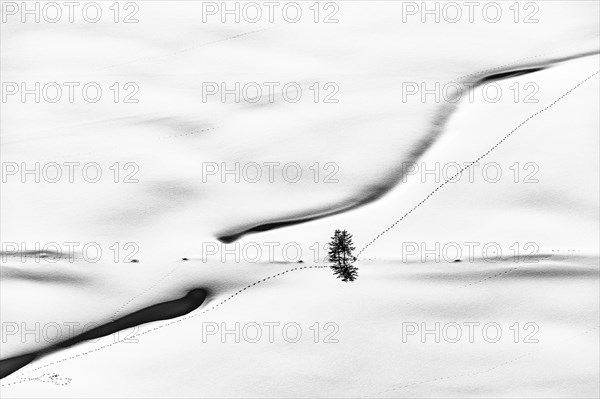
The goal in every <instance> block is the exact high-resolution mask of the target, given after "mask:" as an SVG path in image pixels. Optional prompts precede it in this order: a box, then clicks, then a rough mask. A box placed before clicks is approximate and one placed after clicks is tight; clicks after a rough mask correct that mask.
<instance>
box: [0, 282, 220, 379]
mask: <svg viewBox="0 0 600 399" xmlns="http://www.w3.org/2000/svg"><path fill="white" fill-rule="evenodd" d="M208 295H209V291H208V290H206V289H203V288H196V289H193V290H191V291H189V292H188V293H187V294H186V295H185V296H184V297H182V298H179V299H175V300H172V301H168V302H163V303H159V304H156V305H152V306H148V307H146V308H143V309H140V310H138V311H136V312H133V313H130V314H128V315H127V316H123V317H121V318H119V319H117V320H115V321H113V322H110V323H107V324H104V325H101V326H99V327H96V328H93V329H91V330H89V331H86V332H84V333H83V334H80V335H77V336H75V337H72V338H69V339H67V340H65V341H62V342H59V343H57V344H54V345H52V346H50V347H48V348H44V349H40V350H38V351H34V352H31V353H26V354H24V355H19V356H14V357H10V358H7V359H3V360H0V378H4V377H6V376H8V375H10V374H12V373H14V372H15V371H17V370H18V369H20V368H21V367H23V366H25V365H27V364H29V363H31V362H32V361H34V360H37V359H39V358H41V357H43V356H45V355H48V354H50V353H53V352H56V351H57V350H60V349H64V348H68V347H70V346H73V345H76V344H78V343H80V342H82V341H87V340H91V339H96V338H101V337H104V336H107V335H110V334H113V333H116V332H118V331H121V330H125V329H128V328H131V327H135V326H139V325H141V324H145V323H150V322H153V321H159V320H167V319H172V318H175V317H179V316H183V315H185V314H188V313H189V312H191V311H193V310H195V309H197V308H198V307H200V305H202V304H203V303H204V301H205V300H206V298H207V297H208Z"/></svg>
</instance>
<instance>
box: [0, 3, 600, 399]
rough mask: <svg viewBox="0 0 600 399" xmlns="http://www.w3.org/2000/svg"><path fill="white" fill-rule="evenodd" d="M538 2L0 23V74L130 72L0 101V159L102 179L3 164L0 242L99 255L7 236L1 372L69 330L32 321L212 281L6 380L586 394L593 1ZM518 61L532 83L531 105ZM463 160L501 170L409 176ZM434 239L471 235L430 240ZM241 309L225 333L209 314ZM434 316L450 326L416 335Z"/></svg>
mask: <svg viewBox="0 0 600 399" xmlns="http://www.w3.org/2000/svg"><path fill="white" fill-rule="evenodd" d="M538 3H539V6H540V14H539V19H540V21H539V23H536V24H529V25H525V24H513V23H511V22H510V20H509V21H506V20H503V21H502V22H501V23H499V24H488V23H482V22H480V23H474V24H468V23H464V24H460V23H459V24H448V23H439V24H435V23H434V24H423V23H420V22H419V21H418V20H411V21H413V22H412V23H398V20H397V18H399V17H398V15H400V14H399V10H400V8H401V5H400V2H398V3H394V2H377V3H375V4H376V5H373V4H367V3H366V2H358V1H357V2H340V3H339V5H340V14H339V18H340V22H339V23H338V24H333V25H315V24H311V23H308V22H305V21H303V22H302V23H300V24H297V25H290V24H286V23H279V24H273V25H269V24H264V25H263V24H244V23H240V24H229V25H228V24H219V23H212V24H211V23H207V24H202V23H201V21H200V18H199V17H197V16H198V15H200V14H198V12H199V11H198V10H199V8H200V5H199V3H192V2H176V3H169V4H170V5H168V6H167V5H165V4H166V3H164V2H140V3H139V4H140V14H139V18H140V23H138V24H133V25H130V26H126V27H123V26H122V25H117V24H112V23H100V24H97V25H93V26H90V24H83V23H82V24H71V25H70V24H57V25H48V24H43V23H42V24H37V25H36V24H19V23H10V22H9V23H6V24H2V38H1V45H2V55H1V58H0V62H1V68H2V72H1V73H2V81H3V82H4V81H22V80H28V81H36V80H40V81H52V80H55V81H83V82H85V81H96V82H101V83H102V86H103V87H108V86H110V84H111V83H110V82H114V81H119V82H131V81H133V82H136V83H137V84H138V85H139V88H140V90H139V93H138V94H137V97H138V98H139V103H137V104H114V103H111V102H110V101H100V102H99V103H96V104H88V103H85V102H82V101H79V102H77V101H76V102H75V103H73V104H70V103H57V104H49V103H44V102H42V103H40V104H37V103H32V102H27V103H23V102H19V101H7V102H3V103H2V104H1V106H2V112H1V118H0V123H1V139H2V148H1V156H2V162H3V163H5V162H17V163H20V162H36V161H37V162H59V163H61V162H67V161H77V162H81V163H82V164H83V163H85V162H90V161H94V162H97V163H98V164H100V165H101V166H102V168H103V171H104V173H108V174H105V176H109V177H106V178H103V179H102V180H101V181H99V182H98V183H96V184H90V183H87V182H85V181H83V180H82V179H76V181H75V182H74V183H69V182H68V181H64V180H61V181H60V182H59V183H56V184H50V183H47V182H41V183H25V184H23V183H21V181H19V179H16V178H14V176H10V177H9V178H8V181H7V182H3V183H2V190H1V193H0V195H1V204H0V206H1V212H2V218H1V219H2V222H1V224H0V232H1V234H2V242H3V245H5V243H22V242H25V243H27V244H28V246H27V249H31V248H33V244H34V243H36V242H39V243H49V242H58V243H64V242H78V243H80V244H81V243H89V242H96V243H99V245H100V246H101V248H102V249H103V256H102V257H101V259H100V261H98V262H96V263H91V262H88V261H86V260H85V259H82V256H81V254H76V256H75V258H74V259H68V258H65V257H63V258H62V259H60V260H59V261H57V262H49V261H48V260H47V259H38V262H36V260H35V255H37V256H38V257H39V256H40V254H39V253H38V254H35V253H29V254H28V255H29V257H28V258H25V259H22V258H21V256H20V254H14V253H6V251H5V253H3V254H4V255H5V256H3V259H2V263H1V268H0V271H1V280H0V284H1V287H0V288H1V289H0V299H1V301H0V311H1V321H2V345H1V347H0V348H1V349H0V357H1V359H2V364H1V367H2V372H3V374H4V373H5V370H7V368H10V367H12V366H13V365H14V364H15V360H14V359H15V358H16V357H18V356H22V355H27V354H31V353H34V352H36V351H40V350H45V349H47V348H49V347H51V346H52V345H54V344H57V343H58V341H60V340H58V341H53V342H50V340H48V339H47V338H48V336H47V335H53V334H54V333H51V332H50V331H54V330H52V328H54V327H52V328H49V329H47V330H44V328H45V326H51V325H52V326H55V325H58V326H60V327H59V328H60V329H61V333H62V334H63V335H62V336H63V337H67V336H68V338H71V337H72V336H73V334H71V335H70V336H69V334H68V333H67V330H66V327H65V326H67V325H69V324H70V323H75V324H71V325H74V326H75V330H76V331H80V330H81V328H82V326H85V325H94V326H99V325H110V323H111V322H114V321H115V320H117V319H119V318H121V317H126V316H127V315H131V314H132V313H134V312H136V311H140V310H141V311H143V310H144V309H146V308H148V307H151V306H155V305H159V304H162V303H166V302H169V301H173V300H177V299H179V298H182V297H184V296H185V295H186V294H187V293H188V292H190V291H191V290H203V291H202V292H205V293H206V294H207V297H206V299H205V300H204V302H202V300H201V299H200V300H199V301H198V302H196V305H194V306H192V307H191V308H186V307H185V306H183V308H182V307H181V306H180V305H181V303H178V304H177V305H175V304H174V303H171V304H170V305H169V307H168V308H169V309H170V311H172V312H175V313H177V312H180V313H181V314H184V315H181V316H178V315H171V316H172V317H171V318H170V319H168V320H157V321H149V322H145V323H143V324H141V325H139V326H136V327H134V328H128V329H126V330H123V331H121V332H120V333H119V334H114V333H111V334H109V335H107V336H105V337H103V338H100V339H94V340H91V341H85V342H81V343H78V344H76V345H72V346H70V347H68V348H58V349H56V348H55V349H53V350H52V351H49V352H48V353H45V354H44V355H43V356H41V355H40V356H39V357H38V358H37V359H35V360H34V361H32V362H31V363H29V364H27V363H28V362H29V361H30V360H32V359H27V358H26V357H24V358H20V359H25V360H24V361H23V362H22V365H23V367H22V368H19V367H14V369H15V370H14V372H12V373H10V372H7V374H9V375H7V376H6V377H4V378H3V379H2V381H1V384H2V385H1V393H2V397H7V398H8V397H15V398H17V397H23V398H25V397H57V398H64V397H375V398H377V397H427V398H432V397H536V398H542V397H543V398H558V397H561V398H562V397H573V398H575V397H598V395H599V394H600V386H599V384H600V383H599V379H598V376H599V373H600V370H599V364H598V359H599V355H600V352H599V351H600V347H599V334H600V332H599V325H600V287H599V266H600V265H599V259H600V258H599V254H600V248H599V238H600V232H599V228H600V227H599V218H600V216H599V206H600V199H599V191H600V187H599V170H600V164H599V142H600V141H599V134H598V132H599V128H600V127H599V114H598V110H599V109H600V104H599V90H598V89H599V77H598V74H597V71H598V69H599V64H600V60H599V57H598V48H599V42H598V41H599V32H598V30H599V28H598V18H599V16H598V11H599V10H598V3H597V2H591V1H590V2H577V1H571V2H560V1H551V2H550V1H547V2H538ZM503 4H504V3H503ZM194 16H196V17H197V18H194ZM531 68H533V69H537V68H543V69H541V70H535V71H528V72H529V73H526V74H522V75H519V76H508V77H507V78H504V79H499V78H498V76H497V75H496V77H492V78H491V79H493V80H494V81H495V83H496V84H497V85H498V87H500V88H501V90H502V93H504V94H503V95H502V97H501V98H500V99H499V100H498V101H497V102H490V101H485V100H483V98H485V96H484V95H483V94H482V86H477V87H476V88H474V89H473V97H474V99H473V101H469V100H468V99H465V98H463V99H461V100H460V101H458V102H456V103H454V104H447V103H444V102H443V101H442V102H439V103H437V102H435V101H425V102H422V101H419V99H418V98H417V97H412V98H411V99H410V100H409V101H402V93H401V90H400V87H401V86H402V83H403V82H407V81H409V82H428V84H431V85H433V84H434V83H435V82H449V81H453V80H454V81H456V80H459V81H469V79H471V78H472V79H473V81H479V82H480V81H481V79H483V78H484V77H486V76H493V75H494V74H499V73H503V72H510V71H514V70H527V69H531ZM467 75H470V77H468V78H465V76H467ZM465 79H466V80H465ZM206 81H216V82H221V81H228V82H234V81H242V82H244V81H258V82H264V81H280V82H287V81H295V82H301V83H302V84H303V85H306V87H308V86H310V84H311V83H312V82H315V81H319V82H336V83H337V84H338V85H339V88H340V91H339V94H338V97H339V103H337V104H323V103H314V102H313V101H312V100H311V101H300V102H298V103H294V104H291V103H286V102H285V101H282V100H281V99H278V100H277V101H275V102H274V103H259V104H249V103H244V102H242V103H240V104H236V103H232V102H228V103H220V102H219V101H216V100H213V101H209V102H206V103H203V102H202V101H201V97H202V96H201V94H202V82H206ZM581 82H583V83H581ZM531 83H534V84H535V87H536V88H537V91H536V92H535V93H534V94H532V96H533V98H534V99H536V100H537V102H526V101H523V98H524V96H525V95H526V94H531V93H532V92H531V91H530V90H526V87H527V86H526V85H527V84H531ZM580 83H581V84H580ZM515 87H517V88H520V90H522V91H520V92H519V94H520V97H519V101H515V97H514V96H513V94H514V93H515V92H514V88H515ZM528 87H531V86H528ZM511 88H513V89H511ZM108 92H109V91H108ZM565 94H566V95H565ZM557 99H559V101H556V100H557ZM507 135H508V137H507ZM497 143H499V144H498V145H497ZM492 148H493V150H492V151H491V152H490V149H492ZM484 154H485V157H484V158H481V159H480V157H481V156H483V155H484ZM477 159H479V163H480V164H482V165H485V164H487V165H489V164H492V163H494V165H497V166H498V167H499V168H500V170H501V172H502V176H501V178H498V179H497V181H496V182H492V181H490V180H495V179H491V178H490V176H494V172H493V171H490V175H485V176H483V175H482V169H481V168H477V169H475V168H473V169H469V170H466V171H465V172H464V173H463V175H462V176H461V179H460V180H459V181H458V182H454V183H446V184H444V180H445V178H444V176H442V177H441V178H439V179H437V181H436V176H434V175H432V174H425V175H422V174H421V172H422V168H423V167H427V168H433V167H434V165H435V164H436V163H439V164H440V165H449V164H450V163H453V162H457V163H458V164H460V165H463V164H464V163H468V162H471V161H474V160H477ZM114 162H119V163H120V165H123V164H125V163H126V162H133V163H135V164H136V165H138V167H139V170H138V171H137V173H136V175H135V177H136V178H137V179H139V182H137V183H135V184H123V183H114V182H113V181H112V180H111V179H112V175H110V170H109V166H111V165H113V164H114ZM208 162H210V163H216V164H220V163H221V162H226V163H228V164H229V165H231V164H233V163H235V162H241V163H244V162H246V163H248V162H259V163H263V162H279V163H280V164H285V163H289V162H296V163H298V164H300V165H301V166H302V170H303V172H304V175H303V178H302V179H301V180H300V181H298V182H297V183H289V182H287V181H285V180H282V179H279V178H276V180H275V182H273V183H270V182H268V181H265V179H263V180H261V181H260V182H258V183H248V182H246V181H243V180H242V181H241V182H239V183H236V182H235V181H231V180H227V182H225V183H223V182H221V181H220V180H219V178H218V175H217V176H216V177H215V176H212V175H211V176H208V178H207V179H206V181H203V179H204V178H205V177H207V176H204V175H203V174H202V168H203V165H206V163H208ZM315 162H318V163H319V165H320V166H319V168H320V172H321V175H319V182H318V183H315V181H314V180H313V177H314V175H313V174H312V172H313V170H312V169H310V166H311V165H313V164H314V163H315ZM328 162H331V163H335V164H336V165H337V167H338V169H337V171H336V174H335V178H336V179H337V182H335V183H324V182H323V179H324V176H325V175H326V173H327V172H329V170H328V169H325V168H324V165H325V164H326V163H328ZM410 162H416V164H417V165H418V166H419V170H418V171H415V170H413V169H409V170H407V169H406V168H405V167H406V166H407V165H414V164H408V163H410ZM515 163H518V166H516V168H515V167H514V165H515ZM515 170H518V172H519V173H518V175H515V173H516V172H515ZM276 171H277V172H278V173H279V172H280V171H281V170H280V168H279V167H278V168H277V169H276ZM121 172H123V173H125V172H127V171H123V170H121ZM403 172H404V174H403ZM469 172H472V173H473V175H472V176H473V179H472V181H471V180H469V179H468V176H467V173H469ZM452 174H453V172H452V173H450V175H452ZM276 176H279V175H276ZM440 185H441V187H440ZM438 187H440V188H438ZM432 192H433V193H434V194H432V195H430V193H432ZM415 206H416V207H415ZM408 212H410V213H408ZM407 213H408V214H407ZM405 215H406V216H405ZM298 221H303V222H302V223H295V222H298ZM396 222H397V223H396ZM286 223H287V224H289V225H279V224H286ZM392 225H393V227H391V226H392ZM257 226H266V227H265V228H262V227H258V228H257ZM336 228H343V229H347V230H348V231H350V232H351V233H352V234H353V235H354V244H355V245H356V252H357V253H358V252H359V251H360V254H359V259H358V261H357V262H356V265H357V266H358V267H359V277H358V279H357V280H356V281H354V282H351V283H343V282H341V281H340V280H338V279H336V278H335V277H334V276H333V275H332V273H331V271H330V269H329V268H327V267H325V266H326V265H327V263H325V262H323V258H324V256H325V255H326V252H325V250H324V246H325V245H326V243H327V242H328V241H329V238H330V236H331V235H332V234H333V231H334V230H335V229H336ZM252 229H255V230H264V231H256V232H250V233H249V234H244V233H245V232H246V231H248V230H252ZM382 233H383V234H382ZM218 238H221V239H224V240H227V241H232V240H233V242H231V243H229V244H223V243H221V242H220V241H219V240H218ZM115 242H118V243H120V244H119V245H120V250H121V252H120V253H119V259H118V261H117V262H115V261H114V260H113V252H112V251H111V250H110V249H109V248H110V247H111V245H113V244H114V243H115ZM128 242H129V243H134V244H135V245H136V248H137V250H136V252H135V255H133V256H132V257H130V258H128V259H127V260H128V261H124V257H125V256H126V255H127V254H129V253H130V251H128V249H127V248H123V245H124V244H125V243H128ZM436 243H437V245H440V246H441V247H443V248H449V247H452V244H458V246H459V247H460V248H461V251H462V253H460V254H456V253H455V252H453V248H455V247H452V248H450V250H449V251H448V252H443V253H442V254H441V256H440V257H439V259H437V258H436V255H440V252H439V251H437V252H436V253H435V254H432V252H431V251H430V252H429V255H427V254H426V253H425V252H426V251H424V249H431V248H435V247H436ZM465 243H471V244H472V245H473V248H475V249H474V250H473V253H472V254H469V253H468V252H467V248H468V245H467V244H465ZM473 243H475V244H473ZM489 244H493V245H492V246H490V248H491V252H485V251H484V250H483V249H482V248H483V247H484V246H486V245H489ZM222 245H227V246H226V247H223V246H222ZM236 245H238V247H236ZM269 245H275V250H274V252H273V256H269V254H268V247H269ZM285 245H289V246H292V247H293V248H292V250H290V253H292V254H291V255H290V253H286V252H283V251H282V247H284V246H285ZM256 247H259V248H260V249H261V251H262V252H261V256H258V257H257V258H256V259H255V258H254V252H253V250H254V249H255V248H256ZM6 248H7V247H6V246H4V247H3V250H5V249H6ZM236 248H237V249H236ZM298 248H300V252H299V253H297V254H296V253H294V250H295V249H298ZM317 248H318V250H317ZM498 248H500V249H501V251H502V252H501V253H498V252H497V250H498ZM224 249H229V250H230V252H229V255H226V254H225V253H224ZM244 249H248V251H249V252H246V253H244V252H243V251H244ZM207 250H215V251H213V252H210V251H209V252H207ZM494 251H496V252H494ZM515 251H518V254H519V256H518V257H515V255H514V254H515ZM434 252H435V251H434ZM46 255H47V256H51V255H52V254H46ZM236 255H238V256H239V257H240V259H236V258H235V256H236ZM184 257H185V258H186V259H187V260H182V258H184ZM222 257H224V259H223V258H222ZM249 258H252V259H249ZM131 259H135V260H138V262H131ZM255 260H256V261H255ZM298 260H302V263H298ZM455 260H460V262H455ZM197 292H200V291H197ZM171 305H173V306H171ZM188 305H189V304H188ZM196 307H197V308H196ZM150 309H155V310H156V309H157V308H150ZM182 309H183V310H182ZM142 313H143V312H142ZM142 313H138V314H142ZM149 313H153V314H155V315H156V314H158V313H160V312H149ZM157 317H158V316H157ZM36 323H39V325H40V326H41V327H40V329H41V331H43V332H41V333H40V334H39V335H38V336H36V335H35V334H32V333H30V334H29V335H27V334H25V335H23V331H22V326H23V325H25V326H27V327H28V328H30V329H32V328H34V326H35V325H36ZM90 323H92V324H90ZM236 323H240V329H241V330H240V331H241V332H240V333H239V334H238V335H239V336H240V339H239V341H240V342H235V341H236V339H235V333H232V332H229V333H227V334H225V335H222V333H223V327H226V328H227V329H229V330H232V329H235V326H236ZM272 323H279V324H272ZM315 323H318V324H315ZM436 323H438V324H439V326H440V327H439V328H440V330H439V333H438V334H437V335H438V341H439V342H436V334H435V333H428V334H425V335H422V333H423V331H422V330H423V328H424V327H426V328H427V329H429V330H434V329H435V326H436ZM465 323H466V324H465ZM515 323H518V324H515ZM284 325H287V326H291V327H290V328H291V329H289V330H286V331H287V332H286V333H284V332H283V331H282V329H283V326H284ZM469 325H471V326H472V328H473V330H472V331H471V330H469ZM484 325H488V326H491V327H490V328H489V329H488V330H486V332H485V333H484V332H482V329H483V326H484ZM13 326H17V327H16V328H18V330H17V331H13V333H10V332H9V329H10V328H12V327H13ZM257 326H259V327H258V329H259V330H258V331H260V332H261V334H262V335H261V336H260V337H257V336H256V335H255V332H256V331H257ZM269 326H272V328H273V330H269V328H270V327H269ZM457 326H458V330H457ZM215 328H216V329H217V330H215ZM298 328H299V330H298ZM415 328H417V329H418V330H414V329H415ZM242 330H243V331H242ZM298 331H300V334H299V335H297V334H295V332H298ZM456 331H459V332H460V333H461V336H460V337H458V336H456ZM470 331H471V332H473V334H472V337H471V338H472V339H469V332H470ZM270 332H272V333H273V334H272V336H271V338H272V339H269V337H270V335H269V333H270ZM317 332H318V334H317ZM496 332H499V333H500V335H498V334H496ZM75 335H76V334H75ZM63 341H64V339H63ZM253 341H256V342H253ZM271 341H272V342H271ZM454 341H456V342H454ZM515 341H516V342H515ZM11 359H13V360H11ZM17 359H18V358H17ZM11 362H12V363H11ZM11 371H12V370H11Z"/></svg>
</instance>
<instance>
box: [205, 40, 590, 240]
mask: <svg viewBox="0 0 600 399" xmlns="http://www.w3.org/2000/svg"><path fill="white" fill-rule="evenodd" d="M599 52H600V51H599V50H590V51H586V52H582V53H579V54H573V55H569V56H563V57H556V58H552V59H546V60H542V61H536V62H529V63H527V62H523V63H521V64H520V65H507V66H505V67H503V68H495V69H492V70H487V71H482V72H479V73H473V74H470V75H468V76H464V77H463V78H462V79H459V80H458V81H457V82H456V83H458V84H460V85H461V86H464V87H465V88H467V87H468V88H469V89H471V90H472V89H474V88H475V87H478V86H481V85H484V84H488V83H490V82H494V81H499V80H503V79H509V78H514V77H517V76H522V75H526V74H531V73H535V72H539V71H542V70H545V69H547V68H550V67H552V66H554V65H556V64H559V63H562V62H566V61H570V60H574V59H578V58H583V57H588V56H591V55H596V54H598V53H599ZM492 71H493V72H492ZM460 95H461V93H460V92H457V93H456V96H455V97H454V98H450V99H448V100H447V102H445V103H443V104H440V105H439V108H438V110H437V111H436V115H435V116H434V118H433V119H432V121H431V125H430V128H429V129H428V130H427V131H426V132H424V135H423V138H422V139H421V140H420V142H418V143H417V144H416V145H415V147H414V148H413V149H412V151H411V152H410V154H409V156H408V157H407V158H406V159H403V160H402V162H400V163H399V164H398V165H396V166H395V167H394V168H392V169H391V170H390V171H389V173H388V175H387V177H386V178H385V179H383V182H382V183H378V184H374V185H371V186H370V187H368V188H366V189H364V190H363V191H362V193H360V195H357V196H356V197H355V198H352V199H351V200H349V201H343V202H341V203H336V204H332V205H331V206H330V207H328V208H326V209H319V210H315V211H310V210H308V211H304V212H303V213H302V214H296V215H286V216H284V217H281V218H278V219H277V220H271V221H268V222H265V223H259V224H255V225H246V226H237V227H234V228H232V229H229V230H227V231H224V232H221V233H220V234H217V237H216V238H217V239H218V240H219V241H221V242H223V243H226V244H227V243H231V242H233V241H236V240H238V239H240V238H241V237H243V236H244V235H246V234H250V233H259V232H264V231H268V230H273V229H277V228H282V227H287V226H293V225H296V224H299V223H305V222H310V221H312V220H316V219H321V218H323V217H327V216H333V215H337V214H339V213H342V212H346V211H349V210H352V209H356V208H358V207H360V206H363V205H366V204H368V203H371V202H374V201H376V200H378V199H379V198H381V197H383V196H384V195H385V194H387V193H388V192H390V191H391V190H392V189H393V188H394V187H396V186H397V185H398V183H399V182H402V181H404V180H403V179H405V178H406V173H407V171H406V168H405V167H403V166H402V164H404V163H406V162H416V161H418V160H419V159H420V158H421V157H422V156H423V155H424V154H425V152H427V150H429V148H431V146H432V145H433V143H435V142H436V141H437V139H438V138H439V137H440V136H441V134H442V133H443V131H444V128H445V127H446V123H447V122H448V120H449V119H450V117H451V116H452V115H453V114H454V112H455V111H456V109H457V108H458V104H459V102H460V101H458V100H459V98H456V97H459V96H460Z"/></svg>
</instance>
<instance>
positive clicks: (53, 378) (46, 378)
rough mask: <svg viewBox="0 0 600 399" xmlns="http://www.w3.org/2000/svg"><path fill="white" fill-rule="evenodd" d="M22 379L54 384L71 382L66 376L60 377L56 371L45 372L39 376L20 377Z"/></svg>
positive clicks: (60, 384)
mask: <svg viewBox="0 0 600 399" xmlns="http://www.w3.org/2000/svg"><path fill="white" fill-rule="evenodd" d="M21 378H22V379H24V380H28V381H40V382H45V383H49V384H54V385H59V386H62V385H69V384H70V383H71V379H70V378H67V377H61V376H60V375H58V374H56V373H45V374H42V375H40V376H39V377H29V378H26V377H21Z"/></svg>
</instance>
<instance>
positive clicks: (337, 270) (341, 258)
mask: <svg viewBox="0 0 600 399" xmlns="http://www.w3.org/2000/svg"><path fill="white" fill-rule="evenodd" d="M355 249H356V248H355V247H354V244H353V243H352V234H350V233H348V231H346V230H339V229H338V230H335V232H334V234H333V237H331V241H330V242H329V252H328V256H329V262H331V263H332V265H331V269H332V270H333V274H334V275H335V276H337V277H338V278H341V279H342V281H343V282H346V283H347V282H348V281H354V280H356V278H357V277H358V268H357V267H356V266H354V264H353V263H354V261H356V257H354V255H352V251H354V250H355Z"/></svg>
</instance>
